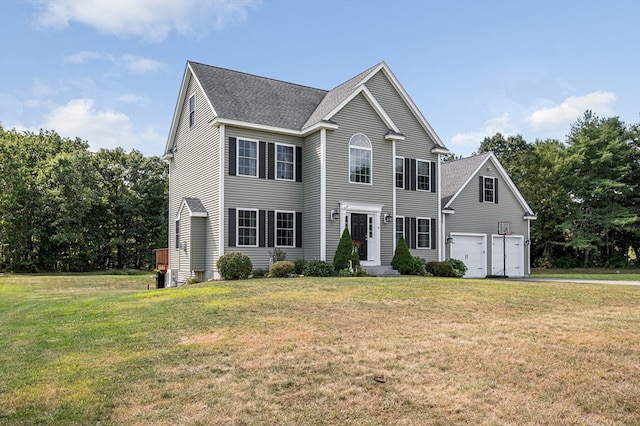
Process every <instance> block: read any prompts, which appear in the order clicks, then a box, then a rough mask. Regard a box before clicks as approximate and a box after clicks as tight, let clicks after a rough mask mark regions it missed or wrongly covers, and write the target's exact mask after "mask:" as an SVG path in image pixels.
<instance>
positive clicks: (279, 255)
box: [269, 248, 287, 264]
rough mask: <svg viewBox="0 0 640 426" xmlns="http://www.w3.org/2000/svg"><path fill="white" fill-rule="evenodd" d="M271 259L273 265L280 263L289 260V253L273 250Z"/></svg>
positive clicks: (270, 255) (277, 249) (270, 254)
mask: <svg viewBox="0 0 640 426" xmlns="http://www.w3.org/2000/svg"><path fill="white" fill-rule="evenodd" d="M269 257H270V258H271V263H272V264H273V263H276V262H280V261H281V260H287V253H285V251H284V250H282V249H279V248H276V249H273V251H272V252H271V253H269Z"/></svg>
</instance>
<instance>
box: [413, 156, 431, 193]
mask: <svg viewBox="0 0 640 426" xmlns="http://www.w3.org/2000/svg"><path fill="white" fill-rule="evenodd" d="M418 162H421V163H427V170H428V171H429V188H428V189H420V188H418ZM431 179H433V177H432V176H431V161H429V160H422V159H420V158H416V191H424V192H431Z"/></svg>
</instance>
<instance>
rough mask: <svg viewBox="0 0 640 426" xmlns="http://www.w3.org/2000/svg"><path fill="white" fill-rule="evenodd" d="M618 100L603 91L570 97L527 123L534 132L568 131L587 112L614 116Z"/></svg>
mask: <svg viewBox="0 0 640 426" xmlns="http://www.w3.org/2000/svg"><path fill="white" fill-rule="evenodd" d="M616 99H617V98H616V95H615V93H612V92H604V91H601V90H599V91H596V92H592V93H589V94H586V95H584V96H570V97H568V98H566V99H565V100H564V101H563V102H562V103H561V104H560V105H556V106H553V107H549V108H542V109H539V110H537V111H534V112H533V113H532V114H531V115H530V116H529V117H528V118H527V119H526V121H527V122H528V124H529V126H531V128H532V129H533V130H557V129H563V130H567V129H568V128H569V127H570V125H571V123H573V122H574V121H575V120H576V119H578V118H579V117H580V116H582V114H584V112H585V111H586V110H591V111H593V112H594V113H596V114H597V115H610V114H612V113H613V108H612V105H613V103H614V102H615V101H616Z"/></svg>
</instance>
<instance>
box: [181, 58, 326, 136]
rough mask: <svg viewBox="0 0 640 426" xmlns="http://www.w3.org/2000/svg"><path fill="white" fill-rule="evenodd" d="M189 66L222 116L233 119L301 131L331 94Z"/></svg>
mask: <svg viewBox="0 0 640 426" xmlns="http://www.w3.org/2000/svg"><path fill="white" fill-rule="evenodd" d="M189 65H190V66H191V68H192V69H193V72H194V73H195V75H196V78H197V79H198V81H199V82H200V84H201V85H202V88H203V90H204V91H205V93H206V95H207V97H208V98H209V100H210V102H211V104H212V105H213V108H214V109H215V112H216V113H217V114H218V117H220V118H225V119H229V120H238V121H242V122H248V123H256V124H262V125H267V126H275V127H281V128H285V129H294V130H301V129H302V128H303V126H304V124H305V123H306V122H307V120H308V119H309V117H310V116H311V115H312V114H313V113H314V111H315V110H316V108H317V107H318V105H320V103H321V102H322V100H323V99H324V98H325V95H326V94H327V93H328V92H327V91H326V90H321V89H314V88H311V87H306V86H301V85H298V84H292V83H287V82H284V81H279V80H273V79H270V78H265V77H259V76H255V75H251V74H246V73H242V72H238V71H232V70H228V69H224V68H218V67H214V66H211V65H205V64H200V63H197V62H191V61H189ZM274 105H277V108H274Z"/></svg>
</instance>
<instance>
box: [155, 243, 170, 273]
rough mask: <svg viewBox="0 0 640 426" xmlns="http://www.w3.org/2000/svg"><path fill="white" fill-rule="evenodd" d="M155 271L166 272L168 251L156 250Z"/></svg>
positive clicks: (165, 249) (163, 249)
mask: <svg viewBox="0 0 640 426" xmlns="http://www.w3.org/2000/svg"><path fill="white" fill-rule="evenodd" d="M156 269H157V270H158V271H161V272H167V269H169V249H168V248H162V249H156Z"/></svg>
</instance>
